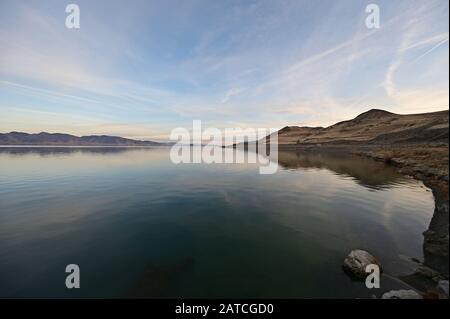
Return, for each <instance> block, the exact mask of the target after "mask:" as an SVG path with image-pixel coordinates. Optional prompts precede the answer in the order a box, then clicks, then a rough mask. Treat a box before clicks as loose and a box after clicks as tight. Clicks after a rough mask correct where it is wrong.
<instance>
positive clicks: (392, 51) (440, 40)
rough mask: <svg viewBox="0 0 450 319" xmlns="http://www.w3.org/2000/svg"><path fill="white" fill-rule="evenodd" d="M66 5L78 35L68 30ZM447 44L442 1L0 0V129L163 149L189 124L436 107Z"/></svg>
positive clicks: (443, 91)
mask: <svg viewBox="0 0 450 319" xmlns="http://www.w3.org/2000/svg"><path fill="white" fill-rule="evenodd" d="M69 3H75V4H77V5H78V6H79V8H80V28H79V29H68V28H66V26H65V20H66V17H67V15H68V13H66V12H65V8H66V5H68V4H69ZM370 3H375V4H377V5H378V6H379V8H380V28H379V29H369V28H367V26H366V23H365V20H366V18H367V16H368V13H366V11H365V9H366V6H367V5H368V4H370ZM448 42H449V2H448V0H427V1H423V0H417V1H415V0H396V1H392V0H388V1H374V0H372V1H364V0H335V1H331V0H314V1H312V0H292V1H284V0H279V1H272V0H270V1H264V0H263V1H252V0H248V1H247V0H246V1H231V0H230V1H228V0H221V1H212V0H208V1H203V0H186V1H170V0H169V1H167V0H165V1H162V0H160V1H152V0H145V1H139V0H128V1H113V0H108V1H103V0H102V1H100V0H89V1H84V0H83V1H82V0H71V1H61V0H59V1H36V0H35V1H32V0H29V1H21V0H11V1H10V0H0V132H2V133H5V132H9V131H22V132H28V133H38V132H41V131H46V132H64V133H69V134H74V135H91V134H107V135H119V136H123V137H129V138H135V139H146V140H148V139H150V140H167V139H168V136H169V135H170V132H171V130H172V129H174V128H176V127H185V128H191V127H192V121H193V120H201V121H202V125H203V127H204V128H206V127H217V128H219V129H223V128H227V127H242V128H249V127H252V128H281V127H284V126H286V125H298V126H302V125H308V126H328V125H331V124H333V123H335V122H338V121H341V120H347V119H350V118H353V117H355V116H357V115H358V114H360V113H362V112H364V111H367V110H369V109H371V108H380V109H385V110H388V111H391V112H395V113H401V114H407V113H421V112H431V111H439V110H444V109H448V108H449V79H448V78H449V43H448Z"/></svg>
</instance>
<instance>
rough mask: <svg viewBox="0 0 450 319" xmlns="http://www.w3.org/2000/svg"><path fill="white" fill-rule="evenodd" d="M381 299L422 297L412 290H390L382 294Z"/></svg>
mask: <svg viewBox="0 0 450 319" xmlns="http://www.w3.org/2000/svg"><path fill="white" fill-rule="evenodd" d="M381 299H423V298H422V296H421V295H419V294H418V293H417V292H415V291H414V290H406V289H401V290H391V291H389V292H386V293H384V294H383V296H382V297H381Z"/></svg>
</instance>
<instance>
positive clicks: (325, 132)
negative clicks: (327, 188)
mask: <svg viewBox="0 0 450 319" xmlns="http://www.w3.org/2000/svg"><path fill="white" fill-rule="evenodd" d="M448 122H449V112H448V110H446V111H441V112H433V113H423V114H410V115H400V114H394V113H390V112H387V111H383V110H377V109H372V110H370V111H367V112H365V113H362V114H360V115H358V116H357V117H355V118H354V119H352V120H349V121H343V122H339V123H336V124H334V125H331V126H328V127H298V126H286V127H284V128H283V129H281V130H280V131H278V143H279V144H299V145H305V144H306V145H311V144H312V145H314V144H316V145H317V144H333V145H334V144H416V143H424V142H425V143H445V144H448V133H449V126H448Z"/></svg>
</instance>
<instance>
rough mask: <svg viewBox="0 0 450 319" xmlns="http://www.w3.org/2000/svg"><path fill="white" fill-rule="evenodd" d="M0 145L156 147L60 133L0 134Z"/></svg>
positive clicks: (116, 137)
mask: <svg viewBox="0 0 450 319" xmlns="http://www.w3.org/2000/svg"><path fill="white" fill-rule="evenodd" d="M0 145H49V146H50V145H51V146H157V145H164V144H163V143H157V142H153V141H139V140H132V139H128V138H123V137H119V136H108V135H89V136H81V137H78V136H74V135H70V134H62V133H46V132H41V133H37V134H28V133H22V132H11V133H5V134H2V133H0Z"/></svg>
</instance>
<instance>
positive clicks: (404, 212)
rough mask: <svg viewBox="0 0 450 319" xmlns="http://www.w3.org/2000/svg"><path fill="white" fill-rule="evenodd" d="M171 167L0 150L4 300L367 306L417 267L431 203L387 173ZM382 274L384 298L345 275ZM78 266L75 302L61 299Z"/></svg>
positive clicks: (286, 157) (163, 160) (146, 156)
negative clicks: (342, 302)
mask: <svg viewBox="0 0 450 319" xmlns="http://www.w3.org/2000/svg"><path fill="white" fill-rule="evenodd" d="M278 162H279V169H278V171H277V173H275V174H273V175H260V174H259V171H258V166H257V165H256V164H234V165H233V164H210V165H206V164H179V165H175V164H172V163H171V161H170V159H169V148H164V147H160V148H95V147H92V148H68V147H67V148H66V147H53V148H50V147H49V148H46V147H4V148H0V297H19V298H22V297H37V298H47V297H52V298H53V297H59V298H72V297H83V298H104V297H112V298H121V297H209V298H216V297H232V298H365V297H370V296H371V295H377V296H379V295H380V294H382V293H383V292H385V291H386V290H390V289H394V288H396V289H398V288H402V287H403V286H402V283H400V282H399V281H398V280H396V279H395V278H396V277H397V276H401V275H405V274H409V273H411V272H412V270H413V269H414V266H415V264H414V261H412V260H411V258H416V259H418V260H422V259H423V252H422V246H423V236H422V232H423V231H425V230H426V229H427V228H428V224H429V222H430V220H431V217H432V214H433V209H434V200H433V196H432V193H431V192H430V190H429V189H427V188H426V187H425V186H424V185H423V184H422V183H421V182H419V181H416V180H414V179H412V178H409V177H406V176H401V175H399V174H397V173H396V172H395V169H394V168H393V167H391V166H387V165H385V164H383V163H378V162H375V161H373V160H370V159H365V158H362V157H355V156H346V155H342V154H336V153H304V152H287V151H286V152H282V151H280V153H279V158H278ZM352 249H365V250H367V251H369V252H370V253H372V254H373V255H374V256H376V257H377V259H378V260H379V261H380V262H381V264H382V265H383V268H384V275H383V276H382V278H381V288H380V289H372V290H369V289H367V288H366V287H365V284H364V282H358V281H353V280H352V279H351V278H350V277H349V276H348V275H347V274H345V273H344V272H343V270H342V263H343V260H344V258H345V256H346V255H347V254H348V253H349V252H350V250H352ZM68 264H77V265H79V267H80V272H81V288H80V289H71V290H69V289H67V288H66V286H65V278H66V276H67V274H66V273H65V267H66V265H68Z"/></svg>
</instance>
